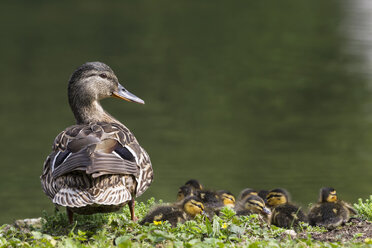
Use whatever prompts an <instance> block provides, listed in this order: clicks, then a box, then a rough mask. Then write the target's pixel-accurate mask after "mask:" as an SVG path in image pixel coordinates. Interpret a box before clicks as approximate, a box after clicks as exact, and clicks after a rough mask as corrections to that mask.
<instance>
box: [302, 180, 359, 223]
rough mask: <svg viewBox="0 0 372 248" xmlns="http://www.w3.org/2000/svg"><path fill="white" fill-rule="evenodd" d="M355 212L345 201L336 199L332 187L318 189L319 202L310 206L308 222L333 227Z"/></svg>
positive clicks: (345, 220) (346, 219) (347, 219)
mask: <svg viewBox="0 0 372 248" xmlns="http://www.w3.org/2000/svg"><path fill="white" fill-rule="evenodd" d="M356 213H357V212H356V211H355V210H354V209H353V208H352V207H351V206H350V205H349V204H348V203H346V202H343V201H341V200H338V198H337V193H336V190H335V189H334V188H331V187H325V188H321V189H320V193H319V202H318V203H316V204H315V205H314V206H312V207H311V208H310V211H309V224H310V225H312V226H324V227H326V228H328V229H334V228H336V227H338V226H340V225H342V224H344V223H346V222H347V221H349V219H350V215H351V214H356Z"/></svg>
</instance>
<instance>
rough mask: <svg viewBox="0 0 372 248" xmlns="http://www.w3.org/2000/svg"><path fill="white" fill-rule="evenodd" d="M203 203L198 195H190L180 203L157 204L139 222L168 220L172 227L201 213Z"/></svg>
mask: <svg viewBox="0 0 372 248" xmlns="http://www.w3.org/2000/svg"><path fill="white" fill-rule="evenodd" d="M203 211H204V205H203V203H202V202H201V201H200V199H199V198H198V197H195V196H191V197H187V198H185V200H183V202H182V203H181V204H179V203H176V204H173V205H165V206H158V207H156V208H155V209H153V210H152V211H150V212H149V213H148V214H147V215H146V216H145V217H144V218H143V219H142V220H141V222H140V224H141V225H143V224H145V223H153V222H154V221H168V222H169V223H170V224H171V225H172V226H173V227H174V226H176V225H177V223H178V222H181V223H183V222H185V221H187V220H190V219H193V218H195V216H196V215H198V214H202V213H203Z"/></svg>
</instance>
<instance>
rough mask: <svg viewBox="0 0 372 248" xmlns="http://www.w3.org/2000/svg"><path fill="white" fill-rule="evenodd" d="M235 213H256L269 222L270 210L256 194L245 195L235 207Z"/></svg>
mask: <svg viewBox="0 0 372 248" xmlns="http://www.w3.org/2000/svg"><path fill="white" fill-rule="evenodd" d="M235 211H236V215H251V214H258V215H259V216H261V217H262V218H263V219H264V220H265V221H266V222H267V223H270V215H271V211H270V209H268V208H267V207H265V202H264V200H263V199H262V198H261V197H259V196H256V195H250V196H248V197H246V198H245V199H244V200H243V201H242V202H241V203H240V204H239V205H237V206H236V208H235Z"/></svg>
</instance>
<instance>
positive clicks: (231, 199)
mask: <svg viewBox="0 0 372 248" xmlns="http://www.w3.org/2000/svg"><path fill="white" fill-rule="evenodd" d="M216 193H217V195H218V196H219V198H220V199H221V200H222V202H223V204H224V205H225V206H230V207H234V206H235V196H234V195H233V194H232V193H231V192H230V191H227V190H219V191H217V192H216Z"/></svg>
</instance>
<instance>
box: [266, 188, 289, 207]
mask: <svg viewBox="0 0 372 248" xmlns="http://www.w3.org/2000/svg"><path fill="white" fill-rule="evenodd" d="M266 199H267V205H269V206H270V207H275V206H278V205H281V204H285V203H287V202H288V192H287V191H286V190H284V189H273V190H271V191H270V192H269V193H268V194H267V196H266Z"/></svg>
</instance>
